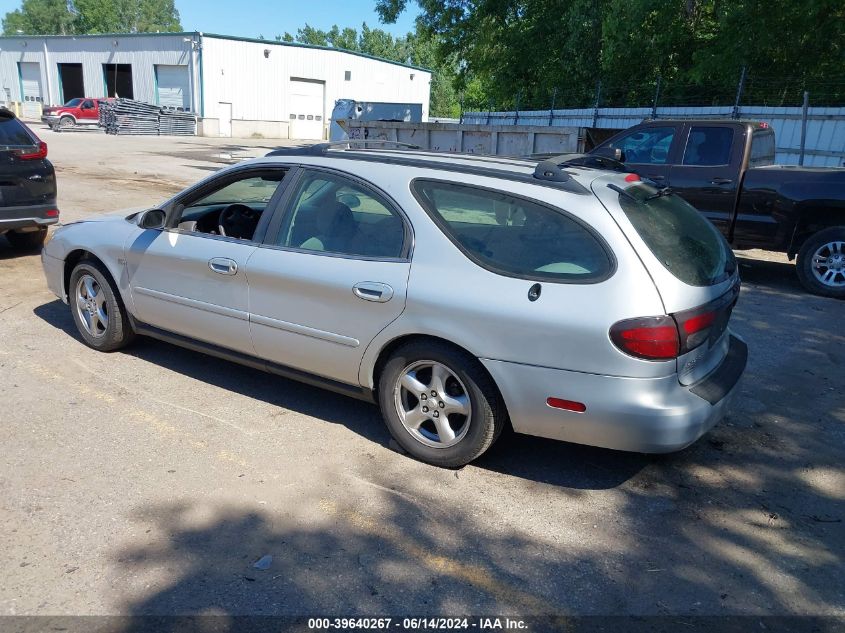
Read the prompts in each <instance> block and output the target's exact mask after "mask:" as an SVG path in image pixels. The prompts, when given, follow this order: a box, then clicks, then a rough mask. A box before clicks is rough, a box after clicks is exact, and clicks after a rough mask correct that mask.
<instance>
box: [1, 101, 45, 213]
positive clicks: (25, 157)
mask: <svg viewBox="0 0 845 633" xmlns="http://www.w3.org/2000/svg"><path fill="white" fill-rule="evenodd" d="M55 198H56V179H55V173H54V170H53V166H52V165H51V164H50V163H49V161H47V145H46V144H45V143H43V142H41V141H40V140H39V139H38V137H36V136H35V135H34V134H32V133H31V132H30V131H29V130H28V129H27V128H26V126H24V125H23V124H22V123H21V122H20V121H18V120H17V119H16V118H15V117H14V116H12V115H11V113H8V112H4V111H2V110H0V208H6V207H25V206H36V205H45V204H54V203H55Z"/></svg>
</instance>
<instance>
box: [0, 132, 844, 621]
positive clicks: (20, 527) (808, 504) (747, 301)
mask: <svg viewBox="0 0 845 633" xmlns="http://www.w3.org/2000/svg"><path fill="white" fill-rule="evenodd" d="M37 132H38V133H39V134H40V135H41V136H42V138H43V139H44V140H45V141H47V143H48V144H49V147H50V156H51V158H52V160H53V161H54V163H55V165H56V170H57V173H58V178H59V202H60V208H61V209H62V218H63V219H64V220H65V221H68V220H72V219H76V218H78V217H81V216H83V215H86V214H90V213H99V212H104V211H108V210H113V209H119V208H127V207H135V206H140V205H145V204H154V203H156V202H158V201H160V200H162V199H164V198H166V197H168V196H169V195H170V194H172V193H173V192H175V191H178V190H179V189H181V188H182V187H183V186H185V185H187V184H189V183H191V182H194V181H196V180H199V179H200V178H202V177H205V176H206V175H208V174H209V173H210V172H211V171H213V170H215V169H217V168H219V167H220V166H221V165H222V164H224V163H227V162H231V161H232V160H234V159H237V158H238V157H245V156H248V155H259V154H261V153H263V152H266V150H267V148H268V147H271V146H273V145H274V143H272V142H269V141H262V140H245V141H236V140H235V141H233V140H231V139H227V143H226V144H224V143H223V142H222V141H215V140H209V139H193V138H189V139H175V138H170V139H167V138H125V137H119V138H118V137H110V136H109V137H107V136H104V135H99V134H93V133H65V134H54V133H51V132H49V131H45V130H41V129H37ZM229 141H231V142H229ZM784 262H785V260H784V258H783V257H781V256H779V255H773V254H766V253H750V254H749V253H746V254H742V259H741V265H742V275H743V280H744V287H743V291H742V296H741V298H740V301H739V304H738V306H737V309H736V311H735V312H734V315H735V316H734V319H733V327H734V329H735V330H736V331H737V332H739V333H740V334H741V335H742V336H744V337H745V338H746V340H747V341H748V343H749V346H750V354H751V356H750V361H749V367H748V371H747V374H746V378H745V379H744V382H743V384H742V388H741V395H740V397H739V399H738V402H737V405H736V407H735V410H734V411H733V413H732V414H731V415H730V417H729V418H728V419H726V420H725V421H724V422H722V423H721V424H719V425H718V426H717V427H716V428H715V429H714V431H713V432H712V433H710V434H709V435H708V436H706V437H705V438H703V439H702V440H701V441H699V442H698V443H697V444H695V445H694V446H692V447H690V448H689V449H687V450H685V451H683V452H681V453H678V454H674V455H668V456H662V457H652V456H643V455H638V454H625V453H618V452H613V451H607V450H600V449H594V448H588V447H581V446H576V445H570V444H565V443H557V442H553V441H545V440H538V439H533V438H528V437H522V436H505V437H503V438H502V440H500V441H499V443H498V444H497V445H496V446H495V447H494V449H493V450H491V451H490V453H489V454H488V455H486V456H484V457H483V458H482V459H481V460H480V461H479V462H478V463H476V464H473V465H471V466H468V467H466V468H463V469H461V470H459V471H449V470H440V469H437V468H433V467H430V466H427V465H424V464H421V463H418V462H415V461H413V460H411V459H409V458H407V457H405V456H403V455H400V454H398V453H396V452H394V451H393V450H391V449H390V447H389V436H388V433H387V431H386V429H385V428H384V426H383V424H382V423H381V420H380V417H379V414H378V411H377V409H376V408H375V407H374V406H371V405H368V404H365V403H361V402H357V401H354V400H350V399H346V398H344V397H341V396H338V395H334V394H331V393H328V392H324V391H320V390H318V389H314V388H311V387H307V386H303V385H300V384H298V383H294V382H289V381H286V380H283V379H280V378H277V377H273V376H270V375H265V374H262V373H260V372H258V371H254V370H251V369H247V368H243V367H240V366H237V365H233V364H230V363H227V362H224V361H218V360H212V359H209V358H207V357H204V356H201V355H199V354H196V353H193V352H189V351H185V350H182V349H178V348H175V347H171V346H168V345H166V344H163V343H158V342H155V341H151V340H141V341H139V342H138V343H137V344H136V345H135V346H134V347H132V348H130V349H129V350H126V351H125V352H120V353H115V354H100V353H97V352H95V351H93V350H91V349H89V348H87V347H85V346H84V345H83V344H82V343H81V342H80V339H79V337H78V336H77V335H76V333H75V330H74V327H73V322H72V320H71V316H70V312H69V310H68V308H67V307H66V306H64V305H63V304H62V303H61V302H59V301H57V300H56V299H55V297H53V296H52V295H51V294H50V293H49V291H48V290H47V288H46V285H45V282H44V279H43V275H42V272H41V266H40V260H39V258H38V256H37V255H25V256H21V255H19V254H16V253H14V252H13V251H12V250H11V249H10V248H9V247H8V246H7V244H6V243H5V241H4V240H3V239H2V238H0V376H2V384H3V399H2V404H0V419H2V422H3V423H2V425H0V446H2V447H3V450H2V453H0V532H2V534H3V540H4V545H3V547H2V548H0V577H2V582H0V614H5V615H12V614H42V615H47V614H51V615H52V614H95V615H96V614H205V613H226V614H311V615H326V614H332V615H351V614H364V615H375V614H407V613H415V614H443V615H451V614H523V615H525V614H532V613H538V614H539V613H542V614H560V615H574V614H614V615H628V614H636V615H660V614H663V615H667V614H669V615H727V614H748V615H760V614H814V615H825V614H826V615H839V616H843V615H845V581H843V576H845V573H843V569H845V561H843V558H844V557H845V554H844V553H845V529H843V528H845V525H844V524H843V520H845V468H843V455H845V396H843V394H845V327H843V323H845V302H842V301H836V300H832V299H825V298H819V297H813V296H809V295H807V294H805V293H804V292H803V291H802V290H801V288H800V287H799V285H798V283H797V281H796V279H795V275H794V271H793V270H792V267H791V266H790V265H788V264H786V263H784ZM266 554H270V555H272V556H273V561H272V564H271V565H270V568H269V569H267V570H266V571H260V570H257V569H255V568H253V563H254V562H255V561H256V560H257V559H259V558H260V557H262V556H264V555H266ZM755 628H756V627H755Z"/></svg>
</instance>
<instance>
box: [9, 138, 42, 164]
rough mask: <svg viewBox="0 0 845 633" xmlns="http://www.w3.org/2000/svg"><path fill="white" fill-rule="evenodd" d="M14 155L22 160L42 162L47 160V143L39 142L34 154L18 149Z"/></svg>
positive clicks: (30, 151)
mask: <svg viewBox="0 0 845 633" xmlns="http://www.w3.org/2000/svg"><path fill="white" fill-rule="evenodd" d="M14 153H15V156H17V157H18V158H19V159H20V160H42V159H44V158H47V143H45V142H44V141H38V145H36V149H35V151H34V152H33V151H32V150H28V149H18V150H15V152H14Z"/></svg>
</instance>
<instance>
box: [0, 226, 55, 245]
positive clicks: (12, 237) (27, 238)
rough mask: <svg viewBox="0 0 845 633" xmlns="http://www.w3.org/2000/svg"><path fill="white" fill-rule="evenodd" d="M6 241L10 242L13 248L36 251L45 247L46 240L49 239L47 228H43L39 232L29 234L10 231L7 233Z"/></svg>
mask: <svg viewBox="0 0 845 633" xmlns="http://www.w3.org/2000/svg"><path fill="white" fill-rule="evenodd" d="M6 239H7V240H9V244H11V245H12V248H16V249H18V250H22V251H34V250H37V249H40V248H41V247H42V246H44V240H46V239H47V227H41V228H39V229H38V230H37V231H30V232H28V233H21V232H18V231H9V232H8V233H6Z"/></svg>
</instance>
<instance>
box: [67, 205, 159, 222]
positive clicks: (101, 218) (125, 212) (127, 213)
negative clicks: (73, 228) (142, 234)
mask: <svg viewBox="0 0 845 633" xmlns="http://www.w3.org/2000/svg"><path fill="white" fill-rule="evenodd" d="M148 208H149V207H131V208H128V209H122V210H120V211H110V212H108V213H98V214H97V215H90V216H86V217H84V218H79V219H78V220H72V221H71V222H62V226H69V225H71V224H83V223H86V222H119V221H121V220H129V219H131V218H132V216H135V215H137V214H138V213H140V212H141V211H146V210H147V209H148Z"/></svg>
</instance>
